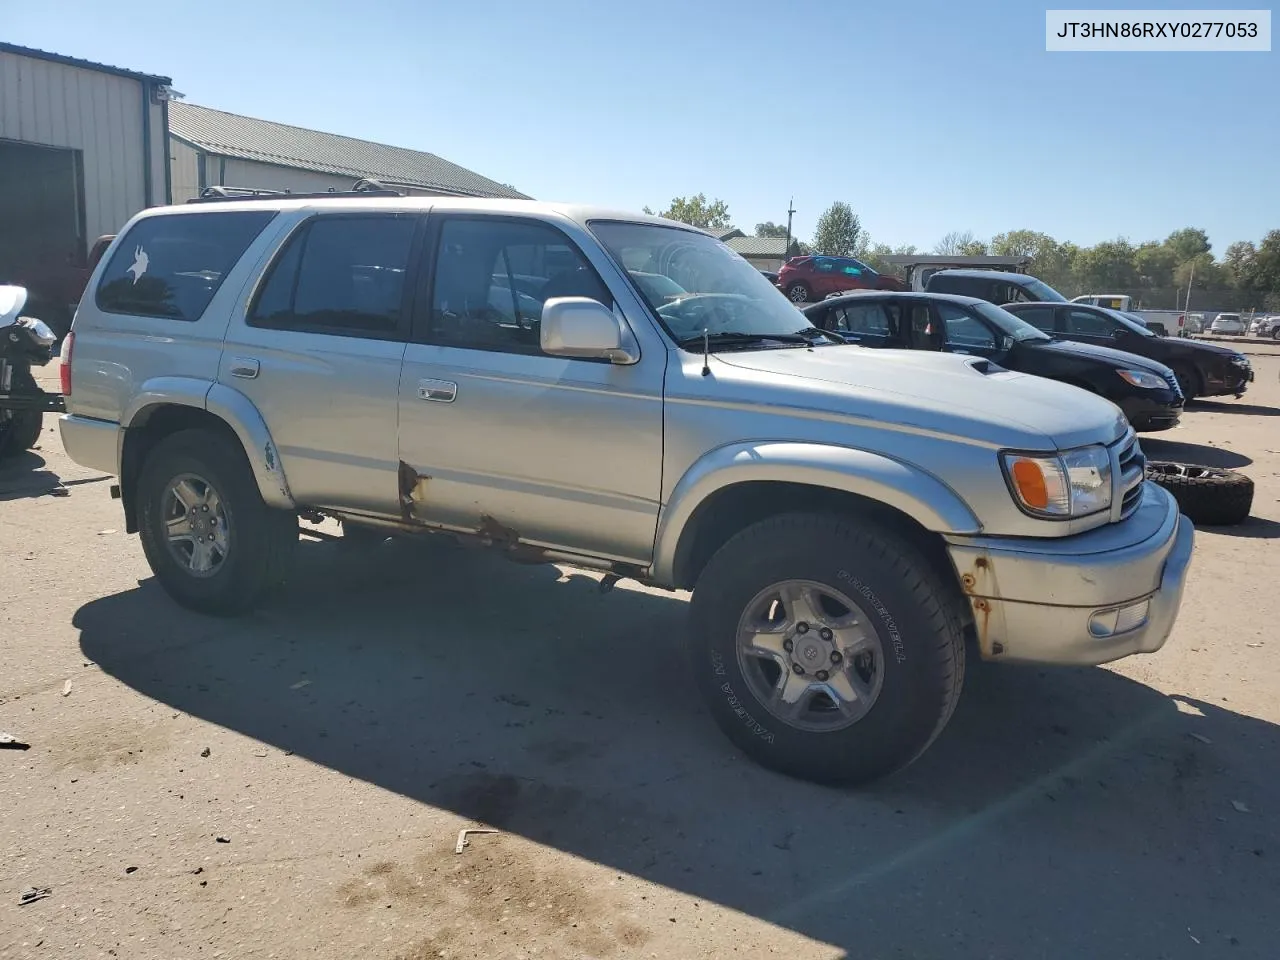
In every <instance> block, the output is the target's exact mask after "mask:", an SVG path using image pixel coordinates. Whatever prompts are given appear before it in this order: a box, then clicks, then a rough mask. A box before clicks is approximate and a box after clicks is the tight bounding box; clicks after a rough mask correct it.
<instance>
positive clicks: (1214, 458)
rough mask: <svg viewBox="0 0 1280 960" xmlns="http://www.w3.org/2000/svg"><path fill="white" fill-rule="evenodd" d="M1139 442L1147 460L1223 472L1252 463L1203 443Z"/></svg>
mask: <svg viewBox="0 0 1280 960" xmlns="http://www.w3.org/2000/svg"><path fill="white" fill-rule="evenodd" d="M1139 442H1140V443H1141V444H1142V452H1143V453H1145V454H1146V455H1147V459H1148V460H1167V461H1170V462H1172V463H1193V464H1195V465H1197V466H1201V467H1218V468H1220V469H1223V470H1239V469H1240V468H1241V467H1247V466H1249V464H1251V463H1253V458H1252V457H1247V456H1245V455H1244V454H1243V453H1237V452H1236V451H1234V450H1228V449H1225V448H1223V447H1211V446H1209V445H1208V444H1204V443H1182V442H1181V441H1179V440H1164V439H1161V438H1160V437H1148V436H1143V437H1141V438H1140V440H1139Z"/></svg>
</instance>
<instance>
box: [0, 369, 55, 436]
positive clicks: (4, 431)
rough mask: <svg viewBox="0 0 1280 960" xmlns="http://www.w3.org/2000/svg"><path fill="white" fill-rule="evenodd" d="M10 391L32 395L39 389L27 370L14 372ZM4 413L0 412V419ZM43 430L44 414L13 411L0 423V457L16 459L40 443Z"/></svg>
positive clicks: (29, 411)
mask: <svg viewBox="0 0 1280 960" xmlns="http://www.w3.org/2000/svg"><path fill="white" fill-rule="evenodd" d="M11 389H12V390H13V392H15V393H34V392H37V391H39V389H40V387H39V385H38V384H37V383H36V378H35V377H33V376H32V375H31V372H30V371H29V370H15V371H14V373H13V380H12V384H11ZM3 416H5V412H0V417H3ZM43 429H44V414H43V413H41V412H40V411H39V410H18V411H13V412H12V413H11V415H10V416H9V418H8V419H7V420H4V421H0V457H16V456H17V455H18V454H20V453H22V452H23V451H24V450H30V449H31V448H32V447H34V446H35V445H36V444H37V443H39V442H40V431H41V430H43Z"/></svg>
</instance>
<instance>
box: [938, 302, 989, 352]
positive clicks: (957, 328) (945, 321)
mask: <svg viewBox="0 0 1280 960" xmlns="http://www.w3.org/2000/svg"><path fill="white" fill-rule="evenodd" d="M938 316H939V317H940V318H941V319H942V325H943V336H944V338H945V340H946V344H947V346H948V347H951V348H952V349H954V350H994V349H996V335H995V333H994V332H992V330H991V328H990V327H988V326H987V325H986V324H985V323H983V322H982V321H981V320H979V319H978V318H977V317H975V316H973V314H971V313H968V312H967V311H965V310H961V309H960V308H959V307H957V306H954V305H952V304H950V303H940V304H938Z"/></svg>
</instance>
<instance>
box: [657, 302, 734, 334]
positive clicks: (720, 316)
mask: <svg viewBox="0 0 1280 960" xmlns="http://www.w3.org/2000/svg"><path fill="white" fill-rule="evenodd" d="M658 314H659V315H660V316H662V317H665V318H667V319H671V320H678V321H681V322H683V323H688V324H692V325H694V326H696V328H697V329H696V330H694V331H693V333H700V332H701V331H702V330H704V329H705V330H708V331H710V332H711V333H717V332H719V331H725V330H730V329H732V326H733V317H732V316H731V315H730V313H729V311H727V310H726V309H725V308H724V301H723V299H722V298H720V297H718V296H714V295H711V294H694V295H692V296H689V297H681V298H680V299H679V300H676V301H673V302H672V303H668V304H664V305H663V306H661V307H659V308H658Z"/></svg>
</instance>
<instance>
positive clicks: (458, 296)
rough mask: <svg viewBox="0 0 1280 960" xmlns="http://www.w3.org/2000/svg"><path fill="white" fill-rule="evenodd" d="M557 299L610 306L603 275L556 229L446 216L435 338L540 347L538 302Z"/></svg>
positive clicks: (483, 346) (434, 301)
mask: <svg viewBox="0 0 1280 960" xmlns="http://www.w3.org/2000/svg"><path fill="white" fill-rule="evenodd" d="M555 297H588V298H590V299H592V300H598V301H599V302H601V303H603V304H605V305H606V306H612V305H613V297H612V296H611V295H610V293H609V289H608V287H606V286H605V284H604V281H602V280H601V279H600V277H599V275H598V274H597V273H596V272H595V270H594V269H593V268H592V267H591V265H590V264H589V263H588V262H587V260H586V258H585V257H584V256H583V255H582V253H581V252H580V251H579V250H578V248H577V247H576V246H574V245H573V243H572V242H570V241H569V239H568V238H567V237H565V236H564V234H562V233H561V232H560V231H559V230H557V229H555V228H554V227H551V226H549V225H547V224H543V223H535V222H532V221H517V220H500V219H496V218H494V219H482V218H476V219H463V218H455V219H450V220H446V221H445V223H444V226H443V227H442V228H441V230H440V241H439V244H438V246H437V252H436V263H435V277H434V282H433V289H432V295H431V336H432V338H433V340H434V341H435V342H438V343H441V344H446V345H449V346H455V347H465V348H470V349H474V350H496V351H499V352H505V353H534V354H537V353H541V352H542V348H541V346H540V339H541V328H542V305H543V304H544V303H545V302H546V301H548V300H550V299H553V298H555Z"/></svg>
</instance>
